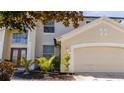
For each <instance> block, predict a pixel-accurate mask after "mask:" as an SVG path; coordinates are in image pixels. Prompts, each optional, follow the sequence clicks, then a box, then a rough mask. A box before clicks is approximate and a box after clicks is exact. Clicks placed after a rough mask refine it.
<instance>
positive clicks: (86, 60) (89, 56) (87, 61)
mask: <svg viewBox="0 0 124 93" xmlns="http://www.w3.org/2000/svg"><path fill="white" fill-rule="evenodd" d="M73 51H74V59H73V60H74V61H73V62H74V64H73V69H74V72H124V48H120V47H110V46H106V47H103V46H98V47H95V46H90V47H80V48H75V49H74V50H73Z"/></svg>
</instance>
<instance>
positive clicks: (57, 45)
mask: <svg viewBox="0 0 124 93" xmlns="http://www.w3.org/2000/svg"><path fill="white" fill-rule="evenodd" d="M54 45H55V47H58V48H59V58H61V44H60V43H59V42H58V41H57V39H56V38H54Z"/></svg>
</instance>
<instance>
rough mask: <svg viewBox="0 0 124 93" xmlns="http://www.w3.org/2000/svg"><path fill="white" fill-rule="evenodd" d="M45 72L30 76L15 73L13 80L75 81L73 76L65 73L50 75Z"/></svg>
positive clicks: (32, 73) (34, 72)
mask: <svg viewBox="0 0 124 93" xmlns="http://www.w3.org/2000/svg"><path fill="white" fill-rule="evenodd" d="M45 75H46V74H45V73H43V72H36V71H32V72H30V74H24V73H23V72H20V73H15V74H14V78H13V80H14V79H15V80H19V79H20V80H41V81H42V80H47V81H72V80H75V79H74V77H73V75H71V74H65V73H55V72H51V73H49V74H47V75H46V76H45Z"/></svg>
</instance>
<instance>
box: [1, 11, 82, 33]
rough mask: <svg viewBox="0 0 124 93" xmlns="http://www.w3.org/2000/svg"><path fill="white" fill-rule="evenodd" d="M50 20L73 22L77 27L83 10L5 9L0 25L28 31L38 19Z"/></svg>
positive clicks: (64, 22) (66, 23)
mask: <svg viewBox="0 0 124 93" xmlns="http://www.w3.org/2000/svg"><path fill="white" fill-rule="evenodd" d="M50 20H55V21H56V22H62V23H63V24H64V25H65V26H69V25H70V22H72V24H73V26H74V27H75V28H76V27H78V26H79V22H80V21H83V12H81V11H4V12H2V11H1V12H0V27H1V28H2V27H5V28H6V29H9V30H11V29H19V30H20V31H25V32H26V31H27V28H28V29H33V28H34V27H35V26H36V23H37V22H38V21H41V22H42V23H46V22H48V21H50Z"/></svg>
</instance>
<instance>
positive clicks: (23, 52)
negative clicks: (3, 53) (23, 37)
mask: <svg viewBox="0 0 124 93" xmlns="http://www.w3.org/2000/svg"><path fill="white" fill-rule="evenodd" d="M26 56H27V48H11V61H12V62H15V63H16V64H17V66H20V60H21V58H22V57H26Z"/></svg>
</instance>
